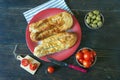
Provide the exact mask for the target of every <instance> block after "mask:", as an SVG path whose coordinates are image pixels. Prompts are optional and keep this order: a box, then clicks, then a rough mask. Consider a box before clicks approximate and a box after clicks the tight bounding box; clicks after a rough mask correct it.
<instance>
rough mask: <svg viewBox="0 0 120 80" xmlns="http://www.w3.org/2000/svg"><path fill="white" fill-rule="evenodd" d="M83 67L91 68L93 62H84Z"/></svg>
mask: <svg viewBox="0 0 120 80" xmlns="http://www.w3.org/2000/svg"><path fill="white" fill-rule="evenodd" d="M83 66H84V67H85V68H89V67H90V66H91V61H88V60H83Z"/></svg>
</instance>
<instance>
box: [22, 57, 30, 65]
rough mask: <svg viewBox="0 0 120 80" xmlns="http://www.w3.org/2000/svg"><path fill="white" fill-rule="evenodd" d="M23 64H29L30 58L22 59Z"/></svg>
mask: <svg viewBox="0 0 120 80" xmlns="http://www.w3.org/2000/svg"><path fill="white" fill-rule="evenodd" d="M21 64H22V65H23V66H28V64H29V60H28V59H22V61H21Z"/></svg>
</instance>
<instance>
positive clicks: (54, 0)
mask: <svg viewBox="0 0 120 80" xmlns="http://www.w3.org/2000/svg"><path fill="white" fill-rule="evenodd" d="M47 8H61V9H64V10H66V11H68V12H70V13H72V12H71V10H70V8H69V7H68V6H67V4H66V3H65V0H50V1H48V2H46V3H44V4H42V5H39V6H37V7H35V8H33V9H30V10H28V11H26V12H24V13H23V15H24V17H25V19H26V20H27V22H28V23H29V22H30V20H31V19H32V17H33V16H34V15H36V14H37V13H38V12H40V11H42V10H44V9H47Z"/></svg>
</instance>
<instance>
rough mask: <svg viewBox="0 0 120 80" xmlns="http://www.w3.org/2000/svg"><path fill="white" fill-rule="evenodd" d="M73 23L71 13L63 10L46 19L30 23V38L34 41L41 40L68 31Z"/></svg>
mask: <svg viewBox="0 0 120 80" xmlns="http://www.w3.org/2000/svg"><path fill="white" fill-rule="evenodd" d="M72 25H73V19H72V16H71V14H70V13H67V12H61V13H59V14H56V15H54V16H50V17H48V18H46V19H43V20H40V21H37V22H35V23H31V24H30V25H29V31H30V32H31V33H30V38H31V40H32V41H40V40H43V39H45V38H47V37H49V36H51V35H54V34H57V33H60V32H63V31H66V30H68V29H70V28H71V27H72Z"/></svg>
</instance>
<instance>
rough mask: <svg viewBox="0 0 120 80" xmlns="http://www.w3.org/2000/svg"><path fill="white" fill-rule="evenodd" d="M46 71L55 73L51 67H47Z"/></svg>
mask: <svg viewBox="0 0 120 80" xmlns="http://www.w3.org/2000/svg"><path fill="white" fill-rule="evenodd" d="M47 71H48V73H53V72H54V71H55V69H54V67H53V66H49V67H48V68H47Z"/></svg>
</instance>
